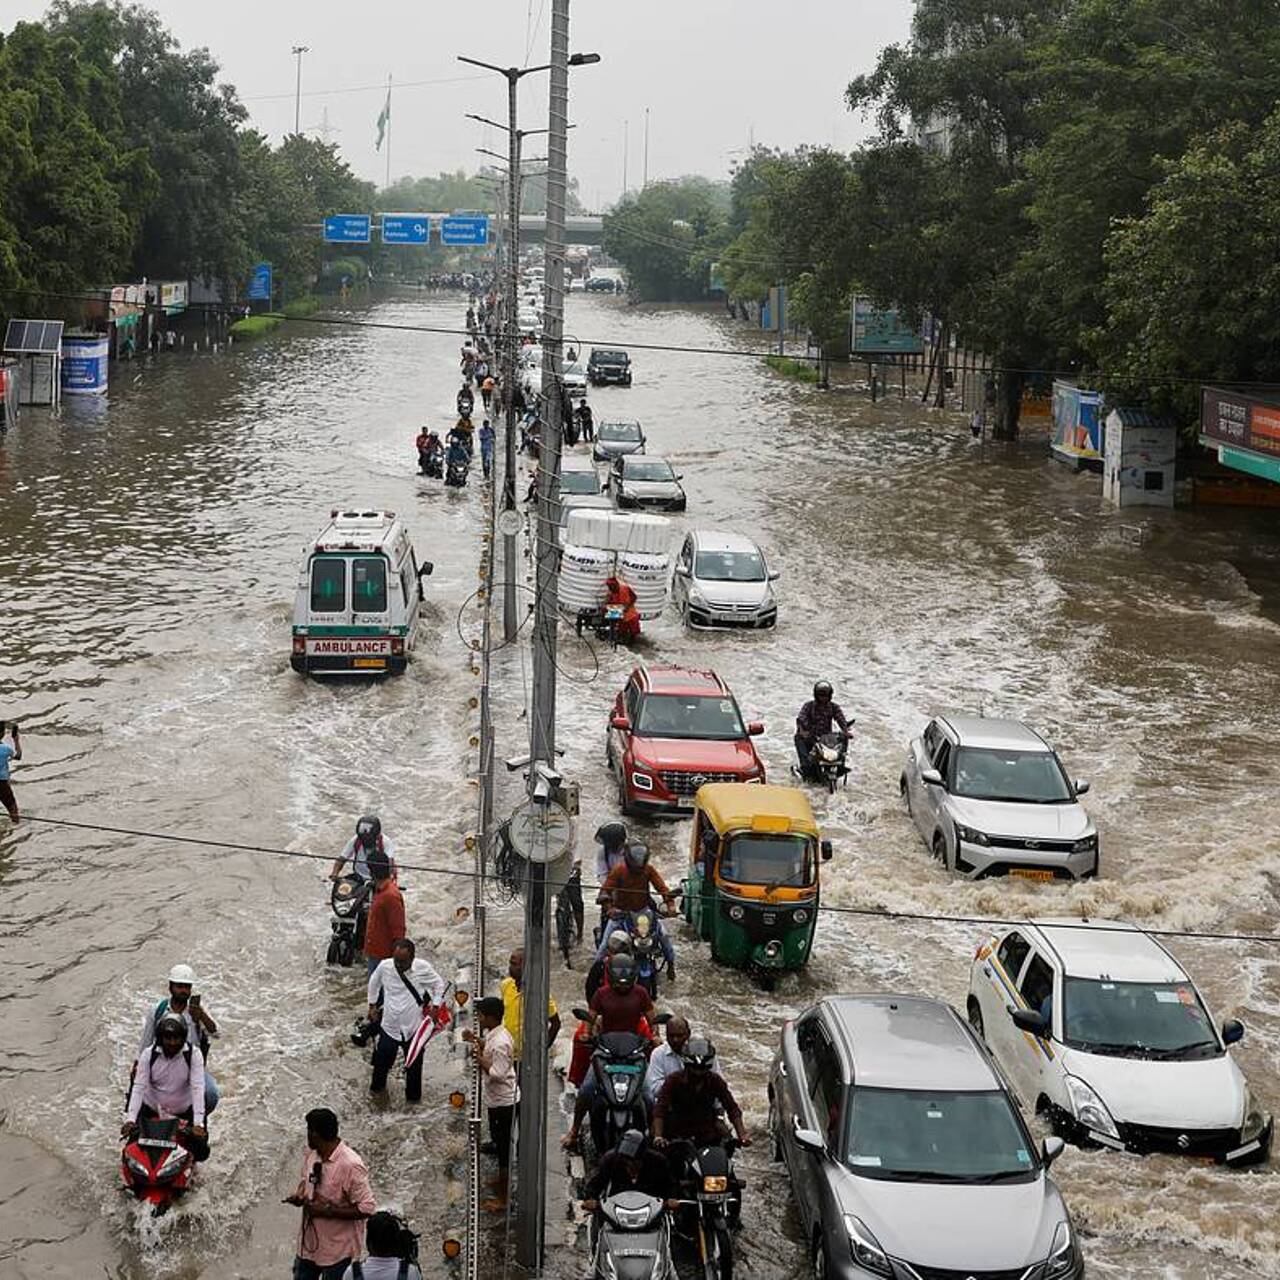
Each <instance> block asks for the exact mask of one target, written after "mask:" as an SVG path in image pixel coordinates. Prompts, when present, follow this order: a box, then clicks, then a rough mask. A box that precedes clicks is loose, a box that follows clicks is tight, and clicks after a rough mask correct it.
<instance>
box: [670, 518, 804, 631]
mask: <svg viewBox="0 0 1280 1280" xmlns="http://www.w3.org/2000/svg"><path fill="white" fill-rule="evenodd" d="M777 579H778V573H777V571H776V570H771V569H770V568H769V566H768V563H767V562H766V561H765V558H764V554H763V552H761V550H760V548H759V547H758V546H756V544H755V543H754V542H752V541H751V539H750V538H747V537H744V536H743V535H742V534H740V533H720V532H718V531H716V530H710V529H695V530H694V531H693V532H692V533H691V534H689V535H688V537H686V538H685V540H684V544H683V545H682V546H681V548H680V554H679V556H677V557H676V570H675V577H674V579H673V582H672V598H673V600H674V601H675V606H676V608H677V609H679V610H680V615H681V617H683V618H684V622H685V626H687V627H691V628H693V629H694V630H695V631H696V630H711V629H712V628H718V627H772V626H774V625H775V623H777V621H778V600H777V597H776V596H775V595H774V593H773V584H774V583H775V582H776V581H777Z"/></svg>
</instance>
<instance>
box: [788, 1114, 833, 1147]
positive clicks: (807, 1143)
mask: <svg viewBox="0 0 1280 1280" xmlns="http://www.w3.org/2000/svg"><path fill="white" fill-rule="evenodd" d="M791 1135H792V1137H794V1138H795V1140H796V1146H797V1147H799V1148H800V1150H801V1151H811V1152H812V1153H813V1154H814V1155H815V1156H820V1155H821V1154H822V1153H823V1152H824V1151H825V1150H826V1149H827V1144H826V1143H825V1142H823V1141H822V1134H820V1133H819V1132H818V1131H817V1130H816V1129H806V1128H805V1127H804V1126H803V1125H802V1124H801V1123H800V1117H799V1116H796V1118H795V1125H794V1127H793V1128H792V1130H791Z"/></svg>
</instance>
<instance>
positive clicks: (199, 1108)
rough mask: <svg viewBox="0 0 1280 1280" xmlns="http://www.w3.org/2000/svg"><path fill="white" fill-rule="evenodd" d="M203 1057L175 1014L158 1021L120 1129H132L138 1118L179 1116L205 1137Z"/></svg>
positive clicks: (126, 1132)
mask: <svg viewBox="0 0 1280 1280" xmlns="http://www.w3.org/2000/svg"><path fill="white" fill-rule="evenodd" d="M204 1114H205V1112H204V1057H203V1056H202V1055H201V1053H200V1050H199V1048H198V1047H197V1046H195V1045H189V1044H188V1043H187V1025H186V1023H185V1022H183V1020H182V1019H181V1018H180V1017H178V1015H177V1014H174V1013H166V1014H165V1015H164V1016H163V1017H162V1018H160V1019H159V1020H158V1021H157V1022H156V1041H155V1043H154V1044H152V1045H149V1046H148V1047H147V1048H146V1049H144V1050H143V1051H142V1053H140V1054H139V1055H138V1065H137V1069H136V1070H135V1072H134V1077H133V1088H132V1089H130V1090H129V1106H128V1109H127V1110H126V1112H125V1121H124V1124H123V1125H122V1126H121V1128H120V1132H121V1133H122V1134H124V1135H126V1136H128V1135H129V1134H130V1133H132V1132H133V1129H134V1126H135V1125H136V1124H137V1121H138V1117H139V1116H140V1115H141V1116H144V1117H150V1116H180V1117H184V1118H186V1119H188V1120H190V1121H191V1132H192V1134H193V1135H194V1136H195V1137H197V1138H204V1136H205V1128H204Z"/></svg>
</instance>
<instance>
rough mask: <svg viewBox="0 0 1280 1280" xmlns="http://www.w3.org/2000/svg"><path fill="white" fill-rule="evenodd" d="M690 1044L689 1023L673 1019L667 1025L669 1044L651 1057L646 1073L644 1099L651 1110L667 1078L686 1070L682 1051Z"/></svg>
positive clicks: (658, 1049)
mask: <svg viewBox="0 0 1280 1280" xmlns="http://www.w3.org/2000/svg"><path fill="white" fill-rule="evenodd" d="M688 1043H689V1023H688V1021H687V1020H686V1019H684V1018H672V1019H671V1021H670V1022H668V1023H667V1043H666V1044H664V1045H660V1046H659V1047H658V1048H656V1049H655V1050H654V1051H653V1052H652V1053H651V1054H650V1055H649V1068H648V1070H647V1071H646V1072H645V1073H644V1097H645V1101H646V1102H647V1103H648V1104H649V1106H650V1108H652V1107H653V1104H654V1103H655V1102H657V1100H658V1094H659V1093H660V1092H661V1091H662V1086H663V1085H664V1084H665V1083H666V1079H667V1077H668V1076H673V1075H675V1074H676V1072H678V1071H683V1070H684V1061H683V1059H682V1058H681V1057H680V1051H681V1050H682V1049H683V1048H684V1047H685V1045H686V1044H688Z"/></svg>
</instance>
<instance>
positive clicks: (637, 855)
mask: <svg viewBox="0 0 1280 1280" xmlns="http://www.w3.org/2000/svg"><path fill="white" fill-rule="evenodd" d="M651 889H652V890H655V891H656V892H657V893H658V894H659V895H661V897H662V900H663V902H664V903H665V904H666V906H667V910H668V911H670V910H671V909H672V908H674V907H675V905H676V898H675V894H673V893H672V892H671V890H670V889H668V888H667V882H666V881H665V880H664V879H663V878H662V876H661V874H659V872H658V869H657V867H655V866H654V865H653V864H652V863H651V862H650V861H649V849H648V847H647V846H646V845H643V844H633V845H630V846H629V847H628V848H627V852H626V854H625V856H624V857H623V860H622V861H621V862H620V863H618V865H617V866H616V867H614V869H613V870H612V871H610V872H609V874H608V875H607V876H605V878H604V884H602V885H601V886H600V894H599V896H598V897H597V899H596V901H597V902H599V903H601V904H603V905H604V906H607V907H608V909H609V916H610V918H611V919H615V920H617V919H621V917H622V916H624V915H627V914H629V913H631V912H633V911H642V910H643V909H644V908H645V907H647V906H649V905H650V901H649V892H650V890H651ZM607 932H608V931H607V930H606V933H607ZM600 941H601V943H602V944H603V942H604V938H601V939H600Z"/></svg>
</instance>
